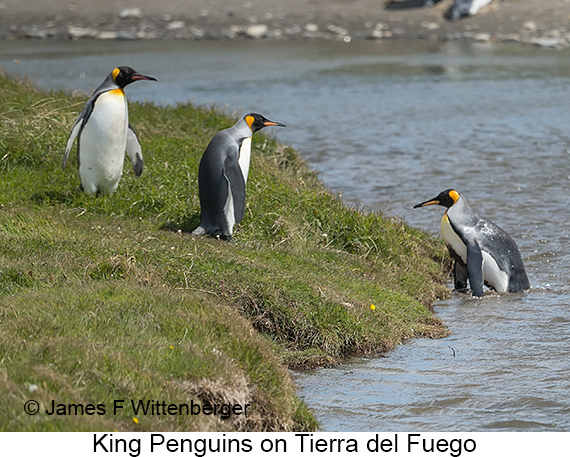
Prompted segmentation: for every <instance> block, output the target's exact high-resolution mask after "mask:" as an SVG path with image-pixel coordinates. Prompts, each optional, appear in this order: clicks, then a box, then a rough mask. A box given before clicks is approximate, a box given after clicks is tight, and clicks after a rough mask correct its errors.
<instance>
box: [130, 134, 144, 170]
mask: <svg viewBox="0 0 570 457" xmlns="http://www.w3.org/2000/svg"><path fill="white" fill-rule="evenodd" d="M127 154H128V155H129V159H131V163H132V164H133V170H134V171H135V175H136V176H140V175H142V172H143V168H144V162H143V156H142V148H141V145H140V143H139V139H138V138H137V134H136V133H135V131H134V130H133V128H132V127H131V124H129V128H128V129H127Z"/></svg>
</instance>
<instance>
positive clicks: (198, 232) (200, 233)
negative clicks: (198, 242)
mask: <svg viewBox="0 0 570 457" xmlns="http://www.w3.org/2000/svg"><path fill="white" fill-rule="evenodd" d="M205 234H206V229H205V228H204V227H202V226H199V227H198V228H197V229H195V230H194V231H193V232H192V235H195V236H203V235H205Z"/></svg>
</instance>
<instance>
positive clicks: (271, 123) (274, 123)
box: [263, 120, 286, 127]
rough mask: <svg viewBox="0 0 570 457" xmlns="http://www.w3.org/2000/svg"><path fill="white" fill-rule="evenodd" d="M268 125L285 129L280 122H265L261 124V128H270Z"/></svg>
mask: <svg viewBox="0 0 570 457" xmlns="http://www.w3.org/2000/svg"><path fill="white" fill-rule="evenodd" d="M270 125H272V126H274V127H286V125H285V124H282V123H281V122H273V121H269V120H267V121H265V122H264V123H263V126H264V127H268V126H270Z"/></svg>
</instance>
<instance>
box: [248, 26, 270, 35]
mask: <svg viewBox="0 0 570 457" xmlns="http://www.w3.org/2000/svg"><path fill="white" fill-rule="evenodd" d="M267 30H268V27H267V25H265V24H254V25H250V26H249V27H248V28H247V29H246V30H245V34H246V35H247V36H248V37H250V38H262V37H263V36H264V35H265V34H266V33H267Z"/></svg>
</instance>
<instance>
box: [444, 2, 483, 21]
mask: <svg viewBox="0 0 570 457" xmlns="http://www.w3.org/2000/svg"><path fill="white" fill-rule="evenodd" d="M492 1H493V0H453V5H452V6H451V8H450V11H449V16H450V19H451V20H452V21H457V20H459V19H461V18H462V17H465V16H473V15H474V14H477V12H478V11H479V10H480V9H481V8H483V7H484V6H487V5H489V4H490V3H491V2H492Z"/></svg>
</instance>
